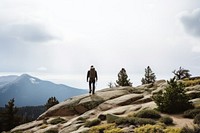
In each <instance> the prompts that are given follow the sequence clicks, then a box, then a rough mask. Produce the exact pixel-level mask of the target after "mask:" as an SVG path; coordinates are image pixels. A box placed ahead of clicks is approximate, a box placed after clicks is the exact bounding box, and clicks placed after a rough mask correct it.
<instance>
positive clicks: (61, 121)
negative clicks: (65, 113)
mask: <svg viewBox="0 0 200 133" xmlns="http://www.w3.org/2000/svg"><path fill="white" fill-rule="evenodd" d="M63 122H65V120H64V119H63V118H60V117H58V118H55V119H53V120H52V121H50V124H52V125H56V124H58V123H63Z"/></svg>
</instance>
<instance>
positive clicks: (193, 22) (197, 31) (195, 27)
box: [180, 8, 200, 37]
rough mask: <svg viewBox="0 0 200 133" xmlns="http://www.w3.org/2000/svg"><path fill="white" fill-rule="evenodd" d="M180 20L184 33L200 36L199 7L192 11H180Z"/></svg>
mask: <svg viewBox="0 0 200 133" xmlns="http://www.w3.org/2000/svg"><path fill="white" fill-rule="evenodd" d="M180 21H181V23H182V25H183V28H184V30H185V32H186V33H188V34H189V35H191V36H194V37H200V8H197V9H195V10H193V11H192V12H188V11H185V12H182V13H181V14H180Z"/></svg>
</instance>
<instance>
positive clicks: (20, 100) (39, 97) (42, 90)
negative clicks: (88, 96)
mask: <svg viewBox="0 0 200 133" xmlns="http://www.w3.org/2000/svg"><path fill="white" fill-rule="evenodd" d="M86 92H87V91H86V90H83V89H78V88H74V87H70V86H67V85H63V84H55V83H53V82H51V81H45V80H41V79H39V78H36V77H33V76H30V75H28V74H22V75H21V76H18V77H17V78H16V79H15V80H14V79H13V80H12V81H10V82H7V83H6V84H3V85H2V86H0V101H1V102H0V106H4V105H5V104H6V103H7V102H8V101H9V100H10V99H12V98H15V101H16V102H15V105H16V106H20V107H22V106H38V105H44V104H45V103H46V101H47V100H48V98H50V97H52V96H55V97H56V98H57V99H58V100H59V101H63V100H65V99H67V98H69V97H72V96H76V95H80V94H84V93H86Z"/></svg>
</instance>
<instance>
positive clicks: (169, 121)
mask: <svg viewBox="0 0 200 133" xmlns="http://www.w3.org/2000/svg"><path fill="white" fill-rule="evenodd" d="M160 122H162V123H164V124H166V125H171V124H172V123H173V119H172V118H171V117H169V116H163V117H161V118H160Z"/></svg>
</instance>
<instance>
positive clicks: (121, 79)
mask: <svg viewBox="0 0 200 133" xmlns="http://www.w3.org/2000/svg"><path fill="white" fill-rule="evenodd" d="M189 72H190V71H189V70H187V69H184V68H182V67H179V69H178V70H174V71H172V73H173V74H174V78H175V79H176V80H181V79H185V78H190V77H191V74H190V73H189ZM155 81H156V75H155V73H153V71H152V69H151V68H150V66H147V68H145V74H144V77H143V78H142V79H141V82H142V85H143V84H153V83H154V82H155ZM132 84H133V83H132V82H131V81H130V79H129V78H128V74H127V72H126V70H125V68H122V69H121V70H120V72H119V73H118V79H117V80H116V83H114V85H113V84H112V82H109V83H108V86H109V87H110V88H112V87H114V86H116V87H118V86H132Z"/></svg>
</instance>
